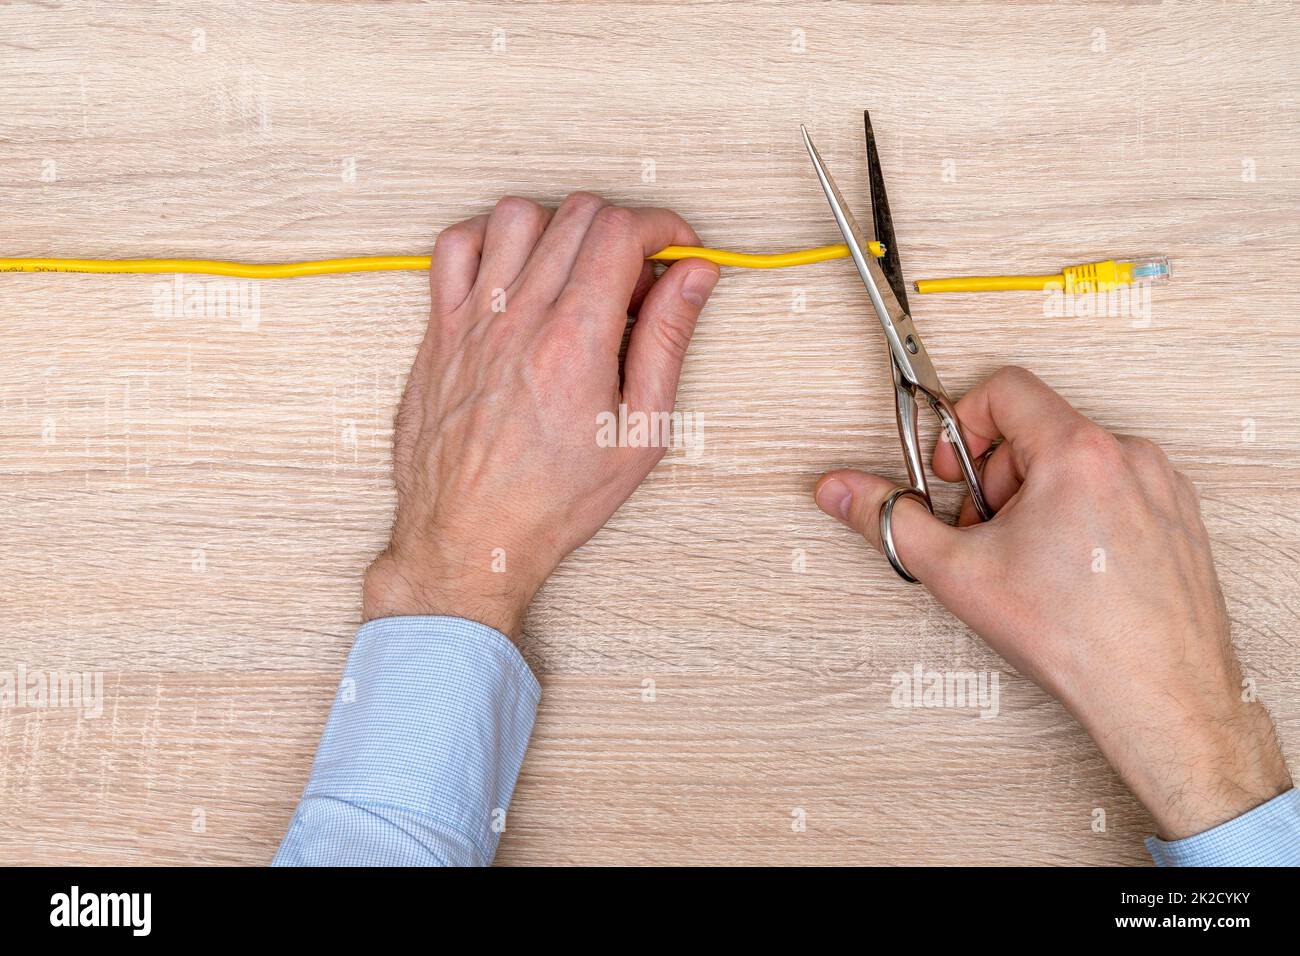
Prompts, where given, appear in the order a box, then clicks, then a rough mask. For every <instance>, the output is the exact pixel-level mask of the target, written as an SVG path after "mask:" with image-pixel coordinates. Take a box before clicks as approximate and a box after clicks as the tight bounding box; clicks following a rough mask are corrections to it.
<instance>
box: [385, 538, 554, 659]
mask: <svg viewBox="0 0 1300 956" xmlns="http://www.w3.org/2000/svg"><path fill="white" fill-rule="evenodd" d="M483 565H484V566H483V567H482V568H478V567H467V566H466V562H464V561H455V562H449V561H447V560H446V559H445V558H441V557H437V556H432V555H413V554H406V553H403V552H399V551H397V550H396V549H394V547H393V546H391V545H390V546H389V548H388V550H386V551H384V552H383V553H382V554H381V555H380V556H379V557H378V558H376V559H375V560H374V561H373V562H372V563H371V565H370V567H368V568H367V569H366V573H365V576H364V578H363V579H362V588H361V617H362V621H363V622H364V621H372V620H375V619H376V618H381V617H406V616H413V615H445V616H449V617H463V618H465V619H467V620H471V621H477V622H478V623H480V624H486V625H487V626H488V627H491V628H495V629H496V630H498V631H500V632H501V633H502V634H504V635H506V637H508V638H510V640H512V641H518V639H519V636H520V634H521V633H522V632H523V622H524V615H525V613H526V612H527V610H528V605H529V603H530V602H531V601H532V598H533V595H534V594H535V593H536V591H537V588H538V587H539V586H540V584H541V581H540V580H537V581H536V583H533V582H534V577H533V576H532V575H530V574H526V573H520V572H518V571H507V570H505V568H504V567H502V569H501V570H500V571H497V570H494V569H493V568H492V566H491V563H490V558H489V559H488V561H485V562H483Z"/></svg>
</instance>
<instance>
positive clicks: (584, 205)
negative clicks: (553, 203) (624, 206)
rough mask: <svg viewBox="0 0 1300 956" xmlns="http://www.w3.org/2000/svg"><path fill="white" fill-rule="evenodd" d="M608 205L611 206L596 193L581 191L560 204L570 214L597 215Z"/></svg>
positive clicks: (570, 194) (572, 194)
mask: <svg viewBox="0 0 1300 956" xmlns="http://www.w3.org/2000/svg"><path fill="white" fill-rule="evenodd" d="M607 205H609V204H608V203H607V202H606V201H605V200H604V199H603V198H601V197H600V196H597V195H596V194H595V193H589V192H585V191H579V192H576V193H569V195H568V196H566V197H565V198H564V202H562V203H560V208H562V209H565V210H566V211H570V212H575V213H589V214H591V215H595V214H596V212H597V211H598V210H600V209H603V208H604V207H605V206H607Z"/></svg>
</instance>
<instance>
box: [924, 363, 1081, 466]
mask: <svg viewBox="0 0 1300 956" xmlns="http://www.w3.org/2000/svg"><path fill="white" fill-rule="evenodd" d="M956 408H957V418H958V420H959V421H960V422H961V426H962V434H963V436H964V437H965V439H966V447H967V448H968V449H969V450H970V454H971V457H972V458H978V457H979V456H980V455H982V454H984V453H985V452H986V451H988V449H989V447H990V446H991V445H992V444H993V443H994V442H995V441H997V440H998V439H999V438H1005V439H1006V441H1007V444H1008V445H1010V446H1011V447H1010V449H1009V450H1010V452H1011V456H1012V462H1013V463H1014V465H1015V467H1016V471H1017V472H1019V474H1020V475H1021V476H1023V475H1024V474H1025V472H1026V471H1027V470H1028V468H1029V465H1030V462H1031V461H1032V460H1033V458H1034V457H1035V456H1038V455H1041V454H1043V452H1044V449H1046V448H1048V447H1050V445H1051V444H1052V442H1053V440H1054V439H1055V438H1057V437H1058V436H1061V435H1063V434H1065V433H1066V432H1068V431H1069V430H1071V429H1073V428H1075V427H1077V426H1078V425H1079V423H1080V422H1086V421H1087V419H1086V418H1084V417H1083V416H1082V415H1081V414H1079V413H1078V412H1077V411H1075V410H1074V407H1073V406H1072V405H1071V404H1070V403H1069V402H1067V401H1066V400H1065V399H1064V398H1062V397H1061V396H1060V395H1058V394H1057V393H1056V392H1054V391H1053V390H1052V389H1051V387H1050V386H1048V385H1047V383H1046V382H1044V381H1043V380H1042V379H1040V378H1039V377H1038V376H1037V375H1035V374H1034V373H1033V372H1030V371H1027V370H1025V369H1023V368H1018V367H1016V366H1014V365H1008V366H1006V367H1005V368H1000V369H998V370H997V371H996V372H994V373H993V374H992V375H991V376H989V377H988V378H986V379H985V380H984V381H982V382H980V383H979V384H978V385H976V386H975V387H974V388H972V389H971V390H970V391H969V392H967V393H966V394H965V395H963V396H962V398H961V401H959V402H957V406H956ZM933 467H934V473H935V474H936V475H938V476H939V477H940V478H942V479H943V480H944V481H960V480H961V468H960V466H959V465H958V464H957V453H956V452H955V451H953V448H952V444H951V443H950V442H949V441H947V440H945V438H944V437H943V436H942V435H941V436H940V438H939V441H938V443H937V444H936V445H935V449H934V460H933Z"/></svg>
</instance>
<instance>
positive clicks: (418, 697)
mask: <svg viewBox="0 0 1300 956" xmlns="http://www.w3.org/2000/svg"><path fill="white" fill-rule="evenodd" d="M540 699H541V689H540V687H539V686H538V683H537V679H536V678H535V677H533V674H532V672H531V671H530V670H529V669H528V665H527V664H525V663H524V659H523V657H521V656H520V654H519V651H518V650H517V649H516V648H515V646H514V644H512V643H511V642H510V640H509V639H508V638H506V637H505V635H503V634H501V633H500V632H498V631H495V630H493V629H492V628H490V627H485V626H484V625H482V624H476V623H475V622H473V621H467V620H463V619H461V618H455V617H390V618H381V619H380V620H376V621H370V622H369V623H368V624H365V625H363V626H362V627H361V629H360V630H359V631H358V632H357V639H356V643H355V644H354V645H353V647H352V653H351V654H350V655H349V657H348V662H347V666H346V668H345V669H344V674H343V680H342V682H341V683H340V685H339V690H338V694H337V696H336V697H335V700H334V707H333V709H332V710H331V711H330V716H329V720H328V722H327V723H326V725H325V733H324V735H323V736H322V737H321V742H320V748H319V749H318V750H317V752H316V762H315V764H314V765H313V766H312V771H311V777H310V779H309V780H308V782H307V788H306V790H305V791H304V792H303V796H302V801H301V802H300V803H299V804H298V809H297V810H296V811H295V812H294V815H293V819H292V820H291V821H290V823H289V830H288V833H287V834H286V835H285V838H284V842H283V843H282V844H281V845H280V850H279V852H278V853H276V855H275V860H274V862H273V865H275V866H382V865H389V866H486V865H487V864H489V863H491V862H492V857H493V856H494V855H495V854H496V849H497V841H498V840H499V838H500V834H501V831H502V830H503V829H504V828H505V822H506V810H507V809H508V808H509V806H510V795H511V793H512V792H513V791H514V787H515V778H516V777H517V776H518V775H519V767H520V765H521V764H522V763H523V759H524V751H525V750H526V749H527V747H528V737H529V734H530V733H531V732H532V729H533V719H534V717H535V716H536V713H537V703H538V701H539V700H540Z"/></svg>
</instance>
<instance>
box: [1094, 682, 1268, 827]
mask: <svg viewBox="0 0 1300 956" xmlns="http://www.w3.org/2000/svg"><path fill="white" fill-rule="evenodd" d="M1094 737H1095V738H1096V739H1097V741H1098V744H1099V746H1100V747H1101V749H1102V751H1103V753H1105V755H1106V757H1107V759H1108V760H1110V762H1111V764H1112V765H1113V766H1114V767H1115V769H1116V770H1117V771H1118V772H1119V774H1120V776H1121V777H1122V778H1123V779H1124V781H1125V783H1127V784H1128V785H1129V788H1130V789H1131V790H1132V791H1133V793H1134V795H1135V796H1137V798H1138V800H1139V801H1140V802H1141V803H1142V804H1143V806H1145V807H1146V809H1147V811H1148V812H1149V813H1150V814H1151V817H1152V819H1153V820H1154V821H1155V824H1156V832H1157V833H1158V834H1159V836H1160V838H1161V839H1163V840H1170V841H1172V840H1181V839H1184V838H1186V837H1190V836H1195V835H1196V834H1198V833H1203V832H1205V831H1206V830H1210V829H1212V828H1214V827H1216V826H1218V825H1220V824H1222V823H1226V822H1228V821H1229V820H1232V819H1235V818H1236V817H1239V816H1241V815H1242V814H1243V813H1246V812H1248V811H1250V810H1253V809H1254V808H1255V807H1257V806H1260V805H1261V804H1264V803H1267V802H1268V801H1269V800H1271V799H1273V798H1274V797H1276V796H1278V795H1280V794H1282V793H1285V792H1286V791H1287V790H1289V789H1290V788H1291V786H1292V783H1291V776H1290V774H1289V772H1288V771H1287V768H1286V761H1285V759H1284V758H1283V756H1282V751H1281V748H1280V747H1279V746H1278V743H1277V738H1276V735H1275V734H1274V731H1273V724H1272V721H1271V720H1270V719H1269V716H1268V712H1267V711H1266V710H1265V709H1264V705H1263V704H1261V703H1258V702H1254V703H1245V702H1240V703H1235V704H1234V705H1233V706H1231V707H1227V708H1225V709H1223V710H1222V711H1219V712H1216V713H1214V714H1209V713H1206V714H1200V715H1196V717H1195V718H1194V719H1187V720H1183V721H1182V722H1180V723H1179V724H1177V725H1175V726H1167V727H1162V726H1161V725H1160V723H1159V721H1152V722H1150V723H1149V724H1146V725H1145V726H1143V727H1142V729H1140V730H1136V731H1135V730H1134V729H1133V728H1132V727H1131V726H1130V727H1127V728H1123V729H1117V730H1116V731H1114V732H1112V733H1111V734H1109V735H1107V736H1106V737H1104V738H1103V736H1100V735H1098V734H1095V733H1094Z"/></svg>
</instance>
